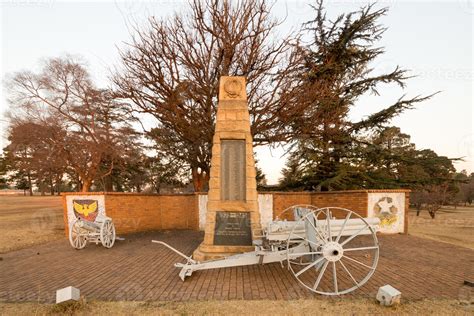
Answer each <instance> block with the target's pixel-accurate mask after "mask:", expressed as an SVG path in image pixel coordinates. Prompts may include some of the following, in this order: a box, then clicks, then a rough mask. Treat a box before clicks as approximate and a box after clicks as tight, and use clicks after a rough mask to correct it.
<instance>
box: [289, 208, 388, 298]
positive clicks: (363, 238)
mask: <svg viewBox="0 0 474 316" xmlns="http://www.w3.org/2000/svg"><path fill="white" fill-rule="evenodd" d="M303 245H304V246H305V247H304V248H302V247H301V246H303ZM296 247H298V248H296ZM287 248H288V251H287V262H288V268H289V270H290V271H291V272H292V273H293V274H294V276H295V277H296V279H297V280H298V281H299V282H300V283H301V284H303V285H304V286H305V287H306V288H308V289H309V290H311V291H313V292H315V293H318V294H322V295H341V294H347V293H349V292H352V291H354V290H356V289H358V288H359V287H361V286H362V285H364V284H365V283H366V282H367V281H368V280H369V279H370V277H371V276H372V275H373V274H374V272H375V268H376V267H377V263H378V259H379V244H378V240H377V235H376V232H375V229H374V228H373V227H372V226H371V225H370V224H369V223H368V222H367V220H365V219H364V218H362V217H361V216H359V215H358V214H357V213H355V212H353V211H351V210H348V209H344V208H339V207H326V208H320V209H318V210H316V211H312V212H309V213H307V214H306V215H305V216H304V217H302V218H301V219H300V220H298V221H297V222H296V225H295V226H294V228H293V229H292V231H291V233H290V236H289V238H288V241H287ZM296 249H297V250H296ZM302 249H304V250H302ZM297 258H299V259H300V260H301V258H304V259H302V260H303V261H300V262H297V260H296V259H297ZM302 262H303V264H302Z"/></svg>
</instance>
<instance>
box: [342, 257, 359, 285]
mask: <svg viewBox="0 0 474 316" xmlns="http://www.w3.org/2000/svg"><path fill="white" fill-rule="evenodd" d="M339 263H340V264H341V266H342V268H343V269H344V270H345V271H346V272H347V274H348V275H349V276H350V277H351V279H352V281H354V283H355V284H356V285H357V287H359V283H357V281H356V279H355V278H354V277H353V276H352V274H351V273H350V272H349V270H348V269H347V268H346V265H345V264H344V263H343V262H342V260H339Z"/></svg>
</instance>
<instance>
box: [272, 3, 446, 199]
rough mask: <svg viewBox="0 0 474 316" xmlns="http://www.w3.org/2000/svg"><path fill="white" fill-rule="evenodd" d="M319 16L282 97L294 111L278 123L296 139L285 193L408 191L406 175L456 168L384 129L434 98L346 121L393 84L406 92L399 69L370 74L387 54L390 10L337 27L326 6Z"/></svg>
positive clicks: (353, 17)
mask: <svg viewBox="0 0 474 316" xmlns="http://www.w3.org/2000/svg"><path fill="white" fill-rule="evenodd" d="M314 10H315V12H316V18H315V19H314V20H313V21H310V22H308V23H306V24H305V27H306V28H305V30H306V31H307V32H309V33H310V34H311V35H312V40H311V42H310V43H309V44H307V45H303V44H302V43H299V44H298V45H297V47H296V52H295V54H294V55H293V58H294V59H296V60H297V61H298V64H299V66H298V67H295V68H294V69H293V72H292V75H291V76H289V79H288V80H287V89H286V91H285V93H283V94H282V97H281V102H282V106H283V107H284V108H288V109H291V112H288V111H285V110H282V111H281V115H280V120H282V121H283V122H285V123H286V124H287V126H288V127H287V129H288V131H289V133H291V134H292V135H294V136H293V141H294V145H293V150H292V152H293V153H292V156H291V157H290V159H289V162H288V164H287V168H286V169H285V170H284V172H283V179H282V182H281V184H282V186H283V188H286V189H295V188H300V189H307V190H323V191H326V190H343V189H354V188H360V187H362V188H395V187H397V188H398V187H406V186H411V185H412V183H411V181H412V180H410V179H409V174H410V172H413V171H417V169H419V168H421V169H422V171H420V172H425V173H426V175H425V176H426V177H430V176H433V174H434V172H433V170H431V169H430V168H431V166H432V165H435V166H436V167H433V168H437V167H441V165H442V166H443V167H442V168H444V169H446V168H447V169H450V168H451V169H452V164H451V161H450V160H449V159H447V158H443V157H437V156H436V154H434V153H432V152H417V151H415V150H414V146H413V145H412V144H409V136H408V135H403V134H400V132H399V130H398V129H396V128H388V127H387V126H389V124H390V120H391V119H392V118H394V117H396V116H397V115H400V114H401V113H403V112H404V111H405V110H407V109H411V108H412V107H413V106H414V105H415V104H416V103H419V102H422V101H426V100H428V99H429V98H431V97H432V96H426V97H420V96H417V97H414V98H409V99H405V98H404V97H402V98H400V99H399V100H398V101H397V102H395V104H392V105H390V106H388V107H386V108H385V109H383V110H381V111H379V112H377V113H373V114H371V115H368V117H367V118H364V119H363V120H361V121H356V122H353V121H351V120H350V119H349V111H350V110H351V108H352V107H353V106H354V105H356V104H357V103H358V102H359V100H360V98H361V97H362V96H364V95H366V94H373V95H379V91H380V88H381V87H383V86H386V85H388V84H392V85H393V84H394V85H398V86H399V87H400V88H404V87H405V84H406V81H407V79H409V76H408V75H407V71H406V70H403V69H401V68H400V67H396V68H395V69H393V71H391V72H388V73H382V74H380V73H375V72H374V70H373V69H372V68H371V65H372V64H373V62H374V61H375V60H376V59H377V58H378V57H380V56H381V55H382V54H383V53H384V50H383V48H381V47H377V46H376V43H377V41H378V40H380V38H381V36H382V34H383V33H384V31H385V28H384V27H383V26H382V25H380V24H379V19H380V18H381V17H382V16H384V15H385V14H386V13H387V9H386V8H384V9H379V10H375V9H374V7H373V5H368V6H366V7H363V8H362V9H360V11H357V12H351V13H348V14H342V15H340V16H338V17H337V18H336V19H335V20H332V21H330V20H329V19H328V18H327V17H326V12H325V9H324V7H323V5H322V2H318V5H317V6H316V7H314ZM290 104H298V105H299V106H298V107H297V108H295V107H290V106H289V105H290ZM367 135H369V136H367ZM407 137H408V139H407ZM407 141H408V143H406V142H407ZM392 143H393V144H392ZM405 143H406V144H405ZM433 155H434V156H433ZM435 156H436V157H435ZM420 164H421V166H420ZM446 164H447V165H446ZM298 168H300V169H302V170H298ZM400 173H404V174H405V175H401V174H400ZM436 176H439V177H444V176H445V175H444V174H443V175H436ZM426 177H424V178H426ZM424 178H423V179H424ZM298 179H299V180H300V181H298Z"/></svg>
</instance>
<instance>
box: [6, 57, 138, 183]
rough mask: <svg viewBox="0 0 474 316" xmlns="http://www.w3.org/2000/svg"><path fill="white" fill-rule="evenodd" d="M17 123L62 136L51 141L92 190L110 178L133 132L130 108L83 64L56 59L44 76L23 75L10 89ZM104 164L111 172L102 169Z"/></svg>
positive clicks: (49, 140)
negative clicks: (97, 83) (96, 82)
mask: <svg viewBox="0 0 474 316" xmlns="http://www.w3.org/2000/svg"><path fill="white" fill-rule="evenodd" d="M8 88H9V91H10V93H11V96H10V103H11V104H12V108H13V109H14V110H13V111H12V113H11V114H10V116H11V118H12V121H14V120H22V121H31V122H35V123H36V124H38V125H44V126H50V127H51V128H58V129H60V130H62V131H63V132H62V133H55V134H51V135H49V136H54V137H50V138H49V139H48V142H50V143H51V144H52V145H51V148H52V150H53V151H54V154H55V155H56V156H55V157H56V158H57V157H59V158H61V159H63V160H64V162H65V164H67V166H68V167H70V168H72V169H73V170H74V172H75V173H76V174H77V176H78V178H79V179H80V184H81V189H82V191H84V192H87V191H89V189H90V187H91V185H92V182H93V180H94V179H97V178H101V177H105V176H107V175H108V174H110V172H111V170H112V169H113V164H114V161H115V158H116V157H120V156H121V154H122V151H123V150H125V149H124V146H121V145H122V144H123V143H124V141H125V140H126V139H127V138H128V137H129V136H130V134H133V131H132V130H131V128H130V125H129V124H128V123H127V117H126V114H127V110H126V106H125V105H124V104H123V103H119V102H117V101H116V100H115V99H114V97H113V96H112V94H111V93H110V92H109V91H107V90H100V89H97V88H96V87H95V86H94V85H93V83H92V81H91V79H90V77H89V74H88V72H87V70H86V68H85V66H84V65H83V64H81V63H80V62H78V61H77V60H75V59H74V58H72V57H70V56H67V57H63V58H52V59H49V60H47V61H46V62H45V63H44V66H43V68H42V70H41V71H40V72H39V73H33V72H29V71H26V72H20V73H17V74H15V75H14V76H13V78H12V79H11V80H10V81H9V85H8ZM104 160H106V161H108V162H109V164H108V168H106V170H102V169H101V166H103V165H104Z"/></svg>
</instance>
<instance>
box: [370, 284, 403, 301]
mask: <svg viewBox="0 0 474 316" xmlns="http://www.w3.org/2000/svg"><path fill="white" fill-rule="evenodd" d="M401 296H402V293H401V292H400V291H399V290H397V289H396V288H394V287H393V286H391V285H388V284H387V285H384V286H382V287H380V288H379V291H378V292H377V297H376V298H377V301H379V302H380V305H383V306H392V305H395V304H400V298H401Z"/></svg>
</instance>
